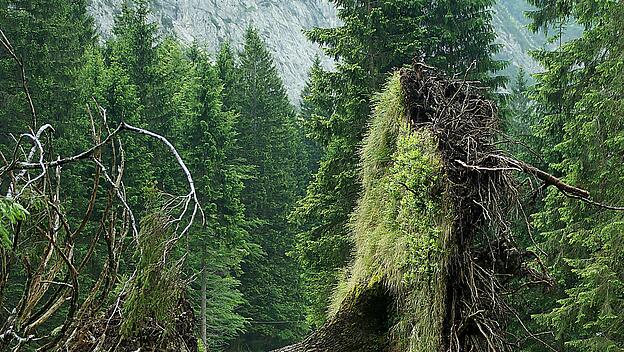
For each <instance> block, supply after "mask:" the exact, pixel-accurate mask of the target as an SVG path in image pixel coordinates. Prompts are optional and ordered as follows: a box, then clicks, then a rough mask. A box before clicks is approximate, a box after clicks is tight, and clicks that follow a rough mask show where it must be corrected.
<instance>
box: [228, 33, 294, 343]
mask: <svg viewBox="0 0 624 352" xmlns="http://www.w3.org/2000/svg"><path fill="white" fill-rule="evenodd" d="M221 72H222V73H223V71H221ZM237 77H239V79H240V86H239V89H237V98H236V106H235V109H236V112H237V113H238V119H237V122H236V131H237V132H238V143H239V146H240V149H239V156H240V157H241V158H243V159H244V161H245V163H246V164H248V165H249V166H250V167H251V176H252V177H251V178H250V179H248V180H246V181H245V190H244V192H243V193H242V200H243V203H244V205H245V214H246V215H247V217H248V218H249V219H251V220H252V221H253V222H254V224H253V226H252V227H251V228H250V230H249V231H250V234H251V237H250V239H251V241H252V242H253V243H256V244H258V245H259V246H260V248H261V250H262V253H261V255H257V256H255V257H251V258H248V259H247V260H245V262H244V264H243V272H244V274H243V276H242V277H241V282H242V287H241V289H242V291H243V294H244V297H245V299H246V300H247V301H248V303H247V304H246V305H245V307H244V309H243V310H242V313H243V314H244V315H245V316H247V317H249V318H251V319H252V320H251V324H252V325H251V327H250V328H249V330H248V332H247V334H246V335H245V336H243V337H242V338H241V339H240V340H239V341H237V344H238V345H247V346H250V347H252V348H255V349H258V350H266V349H270V348H273V347H277V346H279V345H281V344H285V343H287V342H290V341H293V339H296V338H298V337H300V336H301V334H302V333H303V325H302V321H303V318H304V317H303V307H302V298H301V290H300V280H299V275H300V270H299V266H298V263H297V261H296V260H295V259H294V258H292V257H291V256H290V255H289V253H290V252H291V251H292V250H293V249H294V243H295V238H294V236H295V235H294V231H293V229H292V226H291V225H290V224H289V223H288V219H287V216H288V214H289V212H290V211H291V210H292V207H293V205H294V201H295V199H296V196H297V186H298V185H299V183H300V180H299V179H298V178H299V177H300V176H299V171H300V170H299V169H298V165H300V161H299V160H297V159H298V158H299V156H300V153H299V150H300V149H301V141H300V140H299V138H298V137H299V133H298V132H297V129H296V128H297V127H296V120H295V114H294V111H293V108H292V106H291V105H290V103H289V101H288V98H287V96H286V92H285V89H284V86H283V84H282V81H281V79H280V78H279V76H278V73H277V70H276V69H275V65H274V63H273V58H272V57H271V54H270V53H269V51H268V49H267V48H266V44H265V43H264V42H263V41H262V39H261V38H260V36H259V34H258V33H257V32H256V30H254V29H252V28H249V29H248V30H247V32H246V34H245V43H244V49H243V51H242V52H241V54H240V64H239V67H238V74H237ZM227 86H228V82H226V89H227Z"/></svg>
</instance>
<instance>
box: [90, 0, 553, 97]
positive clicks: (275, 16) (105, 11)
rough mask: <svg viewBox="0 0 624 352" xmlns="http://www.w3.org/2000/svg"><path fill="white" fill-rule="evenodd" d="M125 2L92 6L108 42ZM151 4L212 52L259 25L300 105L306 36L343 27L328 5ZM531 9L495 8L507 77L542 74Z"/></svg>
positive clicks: (259, 1)
mask: <svg viewBox="0 0 624 352" xmlns="http://www.w3.org/2000/svg"><path fill="white" fill-rule="evenodd" d="M122 2H123V0H92V1H91V4H90V11H91V13H92V14H93V16H94V17H95V19H96V22H97V23H98V25H99V28H100V32H101V33H102V34H103V36H104V37H106V36H108V35H110V30H111V27H112V25H113V18H114V15H115V14H116V12H118V11H119V8H120V4H121V3H122ZM152 4H153V5H152V6H153V13H154V19H155V20H156V21H157V22H158V23H159V24H160V26H161V29H162V30H163V32H165V33H174V34H175V35H177V36H178V37H179V38H181V39H182V40H184V41H185V42H189V43H190V42H192V41H194V40H195V41H197V42H199V43H200V44H202V45H205V46H206V47H207V48H208V50H210V51H212V52H215V51H216V50H217V49H218V47H219V44H220V43H222V42H223V41H226V40H229V41H231V42H233V43H234V44H235V45H239V44H240V43H241V41H242V40H241V39H242V36H243V33H244V31H245V29H246V28H247V27H248V26H249V25H253V26H255V27H256V28H257V29H258V31H259V32H260V34H261V35H262V36H263V37H264V38H265V39H266V41H267V44H268V46H269V48H270V49H271V50H272V51H273V52H274V53H275V59H276V63H277V68H278V69H279V71H280V73H281V75H282V78H283V79H284V83H285V85H286V88H287V89H288V93H289V96H290V99H291V100H292V101H298V100H299V94H300V92H301V89H302V88H303V86H304V84H305V80H306V78H307V72H308V69H309V67H310V66H311V64H312V62H313V60H314V57H315V56H316V55H319V54H320V50H319V48H318V46H316V45H315V44H313V43H310V42H309V41H308V40H307V39H306V38H305V36H304V35H303V32H302V31H303V30H305V29H310V28H312V27H317V26H318V27H333V26H337V25H339V23H340V21H339V20H338V18H337V16H336V9H335V8H334V6H333V5H332V3H331V2H330V1H329V0H305V1H303V0H152ZM529 9H530V7H529V5H528V4H527V3H526V1H525V0H500V1H499V3H498V4H496V6H495V7H494V9H493V10H494V19H493V24H494V26H495V27H496V29H497V32H498V34H499V42H500V43H501V44H502V49H501V53H500V58H502V59H504V60H508V61H510V63H511V67H510V68H508V69H507V70H506V71H505V72H504V73H505V74H508V75H513V74H514V73H515V72H516V71H517V68H518V67H524V68H525V69H526V70H527V71H528V72H536V71H538V70H539V65H538V64H537V63H536V62H535V61H534V60H533V59H532V58H531V57H530V55H529V54H528V51H529V50H532V49H535V48H538V47H540V46H543V45H544V43H545V40H544V36H543V35H536V34H533V33H530V32H529V31H528V30H527V28H526V25H527V24H528V22H529V21H528V20H527V19H526V18H525V17H524V12H525V11H527V10H529Z"/></svg>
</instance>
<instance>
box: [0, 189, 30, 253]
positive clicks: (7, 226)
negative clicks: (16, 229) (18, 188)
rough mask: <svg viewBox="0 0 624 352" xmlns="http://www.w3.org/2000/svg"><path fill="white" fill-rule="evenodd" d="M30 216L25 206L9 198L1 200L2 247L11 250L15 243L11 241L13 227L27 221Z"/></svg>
mask: <svg viewBox="0 0 624 352" xmlns="http://www.w3.org/2000/svg"><path fill="white" fill-rule="evenodd" d="M28 215H30V214H29V213H28V211H27V210H26V209H24V207H23V206H21V205H20V204H19V203H17V202H14V201H12V200H11V199H8V198H0V245H1V246H2V247H4V249H6V250H10V249H11V247H12V245H13V241H12V239H11V232H12V231H11V227H12V226H13V225H16V224H17V223H18V222H20V221H24V220H26V217H27V216H28Z"/></svg>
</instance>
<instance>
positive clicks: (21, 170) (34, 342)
mask: <svg viewBox="0 0 624 352" xmlns="http://www.w3.org/2000/svg"><path fill="white" fill-rule="evenodd" d="M0 39H1V41H0V44H2V47H0V48H3V49H4V50H5V51H7V52H8V53H9V54H10V56H11V57H12V58H13V59H14V60H15V61H16V63H17V64H18V66H19V67H21V72H22V74H21V79H22V82H23V85H22V86H23V93H24V95H25V97H26V98H27V99H26V101H27V102H28V105H29V107H30V109H29V110H30V113H31V115H32V116H31V117H32V123H31V126H30V131H25V132H24V133H23V134H21V135H20V136H14V145H13V146H12V150H13V152H12V153H11V154H10V155H5V154H3V153H2V152H0V163H2V164H0V192H2V195H1V196H0V307H1V308H2V313H0V317H2V318H3V319H2V320H3V321H1V322H0V350H2V351H9V350H10V351H23V350H28V351H32V350H37V351H58V350H62V351H92V350H103V351H135V350H137V349H139V350H141V349H142V350H150V351H152V350H153V351H196V350H197V340H196V337H195V321H194V315H193V310H192V308H191V306H190V304H189V303H188V302H187V300H186V299H185V296H184V289H185V286H186V284H187V283H186V282H185V280H184V278H183V277H182V275H181V273H180V268H181V265H182V262H183V260H184V257H185V256H184V254H180V252H183V251H180V250H179V249H178V246H177V244H178V242H179V241H180V239H182V238H183V237H184V236H185V235H186V234H187V233H188V231H189V230H190V227H191V225H192V224H193V223H194V222H195V220H196V219H197V218H203V212H202V209H201V207H200V205H199V202H198V198H197V193H196V191H195V186H194V182H193V178H192V176H191V173H190V172H189V170H188V168H187V167H186V165H185V163H184V161H183V160H182V158H181V157H180V155H179V153H178V152H177V150H176V148H175V147H174V146H173V145H172V144H171V143H170V142H169V141H168V140H167V139H166V138H165V137H163V136H161V135H158V134H156V133H153V132H151V131H148V130H145V129H142V128H139V127H135V126H132V125H129V124H127V123H124V122H121V123H119V124H118V125H117V126H116V127H115V126H111V125H110V123H109V120H108V118H107V116H106V111H105V110H104V109H103V108H101V107H100V106H99V105H98V104H97V102H96V101H95V100H94V101H93V103H91V104H88V106H87V109H88V111H89V115H90V121H91V131H85V134H91V138H92V147H90V148H89V149H87V150H84V151H83V152H80V153H78V154H75V155H71V156H61V155H56V154H55V150H54V138H53V135H54V128H53V126H52V125H50V124H40V123H38V119H37V110H36V107H35V105H34V104H33V99H32V98H31V95H30V91H29V89H28V84H27V81H26V76H25V74H24V69H23V67H24V66H23V64H22V62H21V60H20V59H19V58H18V57H17V55H15V53H14V52H13V49H12V46H11V45H10V43H9V42H8V40H7V39H6V37H5V36H4V33H2V31H1V30H0ZM94 109H96V111H97V113H95V114H93V113H91V112H92V111H93V110H94ZM124 134H133V135H140V136H143V137H145V138H151V139H154V140H156V141H158V142H160V143H161V144H162V145H164V146H165V147H166V148H167V150H168V151H170V152H171V155H172V158H173V159H175V161H176V162H177V165H178V166H179V168H180V169H181V172H182V173H184V175H185V176H186V180H187V182H188V189H189V192H188V193H187V194H185V195H170V194H165V193H163V192H159V191H157V190H153V192H151V194H152V198H151V199H150V204H149V207H147V208H148V209H147V211H146V212H145V215H142V216H141V219H138V217H137V216H135V213H134V211H133V209H132V208H131V206H130V205H129V203H130V202H129V201H128V199H127V196H126V188H125V185H124V179H125V177H124V173H125V172H126V169H127V168H126V157H125V155H126V151H125V149H124V148H125V144H124V138H123V135H124ZM77 164H80V165H82V166H83V167H85V168H86V169H88V170H89V171H90V172H89V173H87V174H86V175H83V177H84V178H85V181H89V182H90V183H91V187H90V189H91V192H90V194H89V195H88V196H87V197H86V198H87V202H86V206H85V207H84V208H81V209H71V208H69V207H70V206H71V205H69V206H68V205H66V204H63V202H62V197H61V195H62V194H63V193H67V192H71V191H72V190H71V189H68V186H67V183H66V182H65V181H66V180H67V177H64V175H65V173H64V172H63V168H70V167H72V166H75V165H77ZM68 208H69V209H68ZM76 214H78V215H76ZM96 252H99V257H98V258H100V259H101V258H105V259H104V260H94V258H96ZM176 252H177V253H176ZM102 253H104V255H102ZM122 269H123V270H122ZM122 272H125V273H128V274H127V276H125V277H120V276H121V275H120V274H121V273H122Z"/></svg>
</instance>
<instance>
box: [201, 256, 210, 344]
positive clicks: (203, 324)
mask: <svg viewBox="0 0 624 352" xmlns="http://www.w3.org/2000/svg"><path fill="white" fill-rule="evenodd" d="M205 254H206V253H205V252H204V253H202V259H201V267H202V269H201V270H202V275H201V337H202V343H203V344H204V350H205V351H208V346H207V344H206V257H205Z"/></svg>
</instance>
